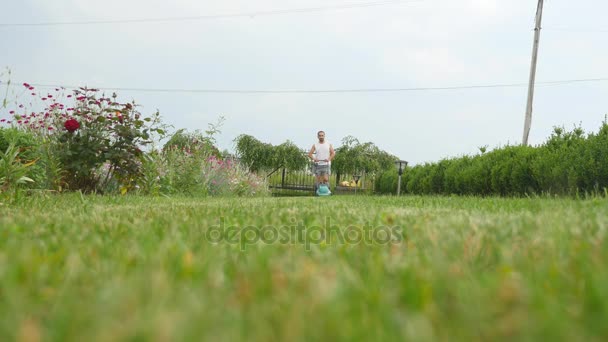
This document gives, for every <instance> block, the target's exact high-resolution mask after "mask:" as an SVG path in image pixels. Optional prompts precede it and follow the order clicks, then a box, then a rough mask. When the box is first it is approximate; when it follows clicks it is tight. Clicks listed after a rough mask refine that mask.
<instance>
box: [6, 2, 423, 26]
mask: <svg viewBox="0 0 608 342" xmlns="http://www.w3.org/2000/svg"><path fill="white" fill-rule="evenodd" d="M422 2H425V0H382V1H372V2H369V1H368V2H361V3H351V4H345V5H336V6H322V7H307V8H296V9H284V10H267V11H253V12H242V13H232V14H217V15H200V16H188V17H162V18H142V19H114V20H83V21H54V22H39V23H0V27H26V26H67V25H107V24H142V23H160V22H180V21H203V20H218V19H229V18H246V17H250V18H255V17H262V16H273V15H285V14H294V13H316V12H326V11H337V10H347V9H355V8H367V7H377V6H387V5H397V4H407V3H422Z"/></svg>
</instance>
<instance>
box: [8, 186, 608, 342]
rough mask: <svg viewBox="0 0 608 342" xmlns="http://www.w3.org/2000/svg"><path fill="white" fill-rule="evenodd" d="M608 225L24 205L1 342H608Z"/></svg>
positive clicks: (565, 208)
mask: <svg viewBox="0 0 608 342" xmlns="http://www.w3.org/2000/svg"><path fill="white" fill-rule="evenodd" d="M328 218H329V220H330V226H332V228H331V229H330V230H329V232H331V234H326V235H325V238H322V235H320V234H322V233H323V229H324V228H323V227H324V225H325V222H326V220H327V219H328ZM220 222H223V224H224V228H225V233H226V234H225V235H224V236H223V239H222V241H218V240H220V239H219V235H218V234H217V233H218V232H219V230H218V229H215V228H217V227H218V225H219V224H220ZM296 225H299V226H300V227H305V228H306V230H304V231H303V230H302V229H300V228H297V229H296V230H295V235H294V229H293V228H290V227H291V226H296ZM213 226H216V227H215V228H214V229H212V230H209V229H210V227H213ZM314 226H317V227H316V228H315V227H314ZM228 227H232V228H233V229H228ZM254 227H262V228H263V229H262V230H261V231H262V232H265V233H268V234H270V235H271V234H272V233H273V232H275V233H276V232H278V233H279V234H280V238H279V239H277V241H275V242H272V241H273V239H272V236H270V235H268V236H264V238H265V239H266V240H267V241H266V243H265V242H263V241H262V240H261V237H260V236H259V235H256V232H257V230H256V229H255V228H254ZM264 227H265V228H264ZM387 228H390V229H387ZM237 229H243V231H242V232H241V233H242V234H239V233H238V231H237ZM607 229H608V203H607V201H606V200H603V199H596V200H586V201H577V200H570V199H495V198H488V199H479V198H437V197H404V198H390V197H367V196H357V197H355V196H343V197H339V196H335V197H330V198H263V199H222V198H219V199H218V198H214V199H187V198H173V199H169V198H164V197H161V198H150V197H93V196H90V197H88V196H87V197H84V198H82V197H81V196H79V195H62V196H57V197H48V198H46V199H43V198H26V199H25V200H24V202H23V203H20V204H19V205H17V206H13V205H8V204H4V205H1V206H0V317H1V319H0V340H1V341H11V340H15V339H17V340H24V341H35V340H37V339H38V338H39V339H41V340H50V341H64V340H72V341H119V340H133V341H140V340H142V341H143V340H153V341H156V340H158V341H173V340H201V339H208V340H211V341H232V340H245V339H246V340H256V341H291V340H328V341H334V340H361V341H377V340H412V341H425V340H462V341H471V340H473V341H475V340H492V341H494V340H506V339H509V340H546V341H551V340H578V341H594V340H596V341H600V340H606V339H608V324H607V322H608V246H607V245H606V240H607V234H608V232H607ZM337 230H340V231H342V232H343V233H344V234H349V235H346V236H345V235H340V234H338V231H337ZM301 232H303V233H302V234H301ZM374 232H375V233H377V234H374ZM399 232H400V234H401V235H397V234H398V233H399ZM212 233H213V234H212ZM229 233H230V234H229ZM325 233H328V232H325ZM257 234H259V232H257ZM306 234H309V235H310V236H308V238H305V237H306ZM388 234H390V237H391V238H392V239H393V240H394V241H388V240H387V239H385V238H386V237H387V236H389V235H388ZM368 235H371V236H372V237H375V239H372V241H370V240H369V239H366V238H362V239H363V240H364V241H361V242H357V241H356V240H357V237H363V236H368ZM340 237H345V239H344V241H342V242H341V241H340ZM296 238H299V239H296ZM259 239H260V241H257V240H259ZM256 241H257V242H256ZM349 241H350V242H349Z"/></svg>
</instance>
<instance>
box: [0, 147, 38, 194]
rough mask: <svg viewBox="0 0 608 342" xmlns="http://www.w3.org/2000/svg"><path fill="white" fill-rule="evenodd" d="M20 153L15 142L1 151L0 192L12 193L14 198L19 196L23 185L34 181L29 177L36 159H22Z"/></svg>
mask: <svg viewBox="0 0 608 342" xmlns="http://www.w3.org/2000/svg"><path fill="white" fill-rule="evenodd" d="M19 154H20V153H19V149H18V148H17V146H16V145H15V144H14V143H12V144H10V145H9V146H8V148H7V149H6V150H5V151H0V193H12V196H13V198H16V197H17V196H18V191H19V188H20V187H21V186H22V185H24V184H27V183H33V182H34V180H33V179H31V178H30V177H28V172H29V169H30V167H31V166H32V165H34V164H35V163H36V160H32V161H22V160H21V159H20V158H19Z"/></svg>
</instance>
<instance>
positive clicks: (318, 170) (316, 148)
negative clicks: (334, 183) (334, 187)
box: [308, 131, 336, 193]
mask: <svg viewBox="0 0 608 342" xmlns="http://www.w3.org/2000/svg"><path fill="white" fill-rule="evenodd" d="M317 138H318V139H319V141H318V142H317V143H315V144H314V145H312V148H311V149H310V152H308V158H310V159H311V160H312V161H313V162H314V168H313V172H314V174H315V177H316V183H315V185H316V188H319V189H320V188H321V186H322V185H323V186H325V187H326V189H327V192H328V193H329V175H330V173H331V161H332V160H333V159H334V157H335V156H336V152H335V151H334V147H333V146H332V145H331V144H330V143H329V142H327V141H326V140H325V132H324V131H319V132H318V133H317ZM313 155H314V156H313ZM315 190H317V189H315Z"/></svg>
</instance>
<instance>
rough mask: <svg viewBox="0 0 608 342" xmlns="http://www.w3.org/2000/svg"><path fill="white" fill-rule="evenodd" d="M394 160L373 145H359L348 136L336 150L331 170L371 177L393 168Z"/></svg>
mask: <svg viewBox="0 0 608 342" xmlns="http://www.w3.org/2000/svg"><path fill="white" fill-rule="evenodd" d="M395 160H397V158H396V157H395V156H393V155H391V154H389V153H388V152H385V151H383V150H381V149H380V148H378V147H377V146H376V145H374V144H373V143H371V142H367V143H360V142H359V140H358V139H356V138H355V137H352V136H348V137H346V138H344V139H343V140H342V146H340V147H338V148H337V149H336V157H335V159H334V160H333V162H332V170H333V171H334V172H338V173H341V174H359V175H360V174H361V173H366V174H371V175H373V174H376V173H380V172H381V171H383V170H389V169H392V168H394V167H395V166H394V162H395Z"/></svg>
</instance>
